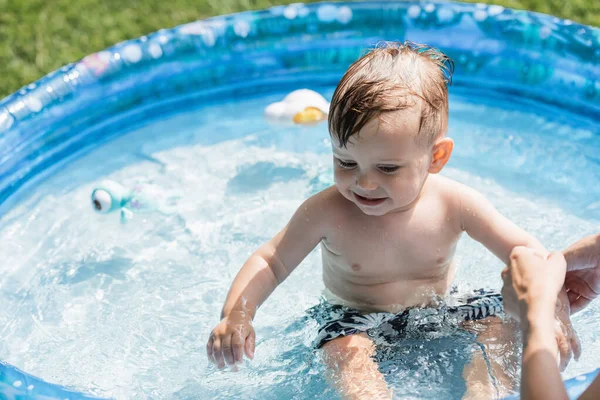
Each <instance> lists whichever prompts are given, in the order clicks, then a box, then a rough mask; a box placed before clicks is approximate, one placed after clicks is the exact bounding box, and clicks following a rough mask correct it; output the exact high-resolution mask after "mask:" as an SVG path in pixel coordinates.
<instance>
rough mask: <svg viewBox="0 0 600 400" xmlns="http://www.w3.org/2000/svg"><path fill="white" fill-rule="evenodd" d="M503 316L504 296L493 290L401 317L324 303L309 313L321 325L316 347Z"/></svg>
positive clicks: (393, 335) (411, 311) (414, 311)
mask: <svg viewBox="0 0 600 400" xmlns="http://www.w3.org/2000/svg"><path fill="white" fill-rule="evenodd" d="M502 313H503V306H502V295H501V294H500V293H498V292H494V291H489V290H483V289H480V290H476V291H474V292H473V293H472V294H470V295H467V296H463V297H460V298H458V299H456V302H455V304H452V305H444V306H442V307H440V308H408V309H405V310H403V311H401V312H399V313H397V314H393V313H388V312H375V313H369V314H364V313H361V312H360V311H359V310H356V309H353V308H350V307H346V306H343V305H337V304H331V303H328V302H323V303H321V304H319V305H317V306H315V307H313V308H312V309H310V310H309V314H310V315H311V316H312V317H313V318H315V319H316V320H317V322H318V323H319V325H320V328H319V331H318V334H317V338H316V339H315V347H316V348H320V347H321V346H323V345H324V344H325V343H327V342H329V341H331V340H333V339H336V338H338V337H340V336H350V335H355V334H358V333H366V334H367V335H369V336H370V337H382V336H383V337H384V338H392V337H393V338H397V337H398V336H399V335H402V333H404V331H405V330H406V328H407V325H408V324H409V322H411V321H412V322H413V323H414V324H415V325H416V326H420V327H423V328H424V329H428V328H427V326H431V325H432V323H433V322H434V321H437V322H439V321H440V319H441V320H444V319H446V318H447V317H450V318H454V319H456V320H458V321H469V320H479V319H483V318H487V317H490V316H494V315H501V314H502Z"/></svg>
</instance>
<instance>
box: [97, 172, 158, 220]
mask: <svg viewBox="0 0 600 400" xmlns="http://www.w3.org/2000/svg"><path fill="white" fill-rule="evenodd" d="M158 197H160V189H158V188H157V187H156V186H154V185H149V184H138V185H135V186H134V187H133V188H132V189H128V188H126V187H125V186H123V185H121V184H120V183H117V182H115V181H111V180H105V181H102V182H100V184H99V185H98V186H97V187H96V188H94V190H93V191H92V205H93V206H94V209H95V210H96V211H97V212H99V213H101V214H108V213H111V212H113V211H117V210H119V214H120V219H121V223H126V222H127V221H128V220H130V219H131V218H133V214H134V212H135V213H144V212H150V211H159V212H161V213H164V212H163V211H161V210H160V208H159V206H158V203H157V198H158Z"/></svg>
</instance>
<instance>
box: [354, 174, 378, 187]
mask: <svg viewBox="0 0 600 400" xmlns="http://www.w3.org/2000/svg"><path fill="white" fill-rule="evenodd" d="M356 186H358V187H359V188H361V189H363V190H365V191H372V190H375V189H377V188H378V185H377V182H375V181H374V180H373V179H371V177H370V176H369V174H367V173H364V174H360V175H359V176H358V178H357V181H356Z"/></svg>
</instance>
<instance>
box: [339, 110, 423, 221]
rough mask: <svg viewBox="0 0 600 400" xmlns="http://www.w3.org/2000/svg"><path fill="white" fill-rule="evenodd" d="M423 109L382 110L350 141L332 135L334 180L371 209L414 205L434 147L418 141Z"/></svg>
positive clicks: (369, 212) (387, 210) (346, 194)
mask: <svg viewBox="0 0 600 400" xmlns="http://www.w3.org/2000/svg"><path fill="white" fill-rule="evenodd" d="M419 124H420V112H418V110H415V109H409V110H402V111H395V112H389V113H385V114H382V115H381V116H380V117H379V118H375V119H373V120H372V121H369V122H368V123H367V124H366V125H365V126H364V127H363V128H362V129H361V131H360V132H359V133H358V135H354V136H353V137H352V138H351V139H350V141H349V142H348V144H347V146H346V147H345V148H344V147H339V143H338V141H337V140H336V139H335V138H332V147H333V164H334V176H335V184H336V187H337V189H338V190H339V191H340V193H341V194H342V195H343V196H344V197H346V198H347V199H348V200H350V201H352V202H353V203H354V204H356V205H357V206H358V207H359V208H360V209H361V210H362V211H363V212H364V213H365V214H367V215H374V216H378V215H384V214H387V213H390V212H395V211H404V210H407V209H410V208H411V207H412V206H413V205H414V204H415V203H416V201H417V200H418V198H419V194H420V193H421V189H422V188H423V185H424V184H425V181H426V179H427V176H428V174H429V166H430V164H431V160H432V147H431V146H428V145H427V144H424V143H419V142H418V140H417V135H418V134H419Z"/></svg>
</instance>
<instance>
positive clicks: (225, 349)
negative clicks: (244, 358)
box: [221, 335, 234, 365]
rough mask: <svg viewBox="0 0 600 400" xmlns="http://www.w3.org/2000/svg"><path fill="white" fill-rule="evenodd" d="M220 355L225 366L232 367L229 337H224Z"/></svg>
mask: <svg viewBox="0 0 600 400" xmlns="http://www.w3.org/2000/svg"><path fill="white" fill-rule="evenodd" d="M221 353H223V359H224V360H225V362H226V363H227V365H233V364H234V362H233V349H232V348H231V335H225V337H224V338H223V343H222V345H221Z"/></svg>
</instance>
